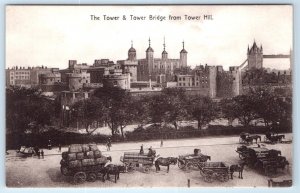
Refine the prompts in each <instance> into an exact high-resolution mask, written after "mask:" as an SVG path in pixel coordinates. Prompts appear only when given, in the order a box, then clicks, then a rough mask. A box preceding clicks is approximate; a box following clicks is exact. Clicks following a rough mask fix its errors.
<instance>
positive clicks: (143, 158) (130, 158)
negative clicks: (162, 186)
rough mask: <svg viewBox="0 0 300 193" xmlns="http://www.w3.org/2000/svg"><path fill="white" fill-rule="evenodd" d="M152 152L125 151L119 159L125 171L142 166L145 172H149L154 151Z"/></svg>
mask: <svg viewBox="0 0 300 193" xmlns="http://www.w3.org/2000/svg"><path fill="white" fill-rule="evenodd" d="M153 152H154V153H153V154H152V155H150V154H144V153H143V154H141V153H137V152H125V153H124V156H121V157H120V161H121V162H122V163H123V164H124V165H125V170H126V171H129V172H131V171H133V170H134V169H135V168H136V167H140V166H141V167H143V169H144V172H145V173H149V172H150V168H151V167H152V166H153V162H154V158H155V151H154V150H153Z"/></svg>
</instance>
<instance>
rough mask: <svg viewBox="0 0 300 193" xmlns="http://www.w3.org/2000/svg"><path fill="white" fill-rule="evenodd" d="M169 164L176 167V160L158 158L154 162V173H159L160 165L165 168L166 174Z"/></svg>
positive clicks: (173, 158)
mask: <svg viewBox="0 0 300 193" xmlns="http://www.w3.org/2000/svg"><path fill="white" fill-rule="evenodd" d="M171 164H173V165H176V164H177V158H175V157H168V158H163V157H159V158H158V159H157V160H156V161H155V168H156V172H158V171H160V167H159V166H160V165H161V166H167V173H168V172H169V168H170V165H171Z"/></svg>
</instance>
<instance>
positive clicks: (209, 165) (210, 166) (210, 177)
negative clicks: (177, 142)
mask: <svg viewBox="0 0 300 193" xmlns="http://www.w3.org/2000/svg"><path fill="white" fill-rule="evenodd" d="M198 167H199V169H200V174H201V175H202V176H203V177H204V181H205V182H209V183H211V182H213V181H214V179H217V180H219V181H221V182H227V181H228V180H229V167H228V166H226V165H225V164H224V163H223V162H201V163H199V164H198Z"/></svg>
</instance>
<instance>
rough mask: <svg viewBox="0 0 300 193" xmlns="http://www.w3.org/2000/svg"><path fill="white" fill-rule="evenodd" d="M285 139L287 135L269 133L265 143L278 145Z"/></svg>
mask: <svg viewBox="0 0 300 193" xmlns="http://www.w3.org/2000/svg"><path fill="white" fill-rule="evenodd" d="M284 138H285V135H279V134H278V133H275V132H267V133H266V135H265V137H264V141H265V142H267V143H278V142H280V143H281V142H282V139H284Z"/></svg>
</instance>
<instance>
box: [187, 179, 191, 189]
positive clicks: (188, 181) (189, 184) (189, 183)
mask: <svg viewBox="0 0 300 193" xmlns="http://www.w3.org/2000/svg"><path fill="white" fill-rule="evenodd" d="M187 183H188V184H187V185H188V188H189V187H191V181H190V179H188V180H187Z"/></svg>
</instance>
